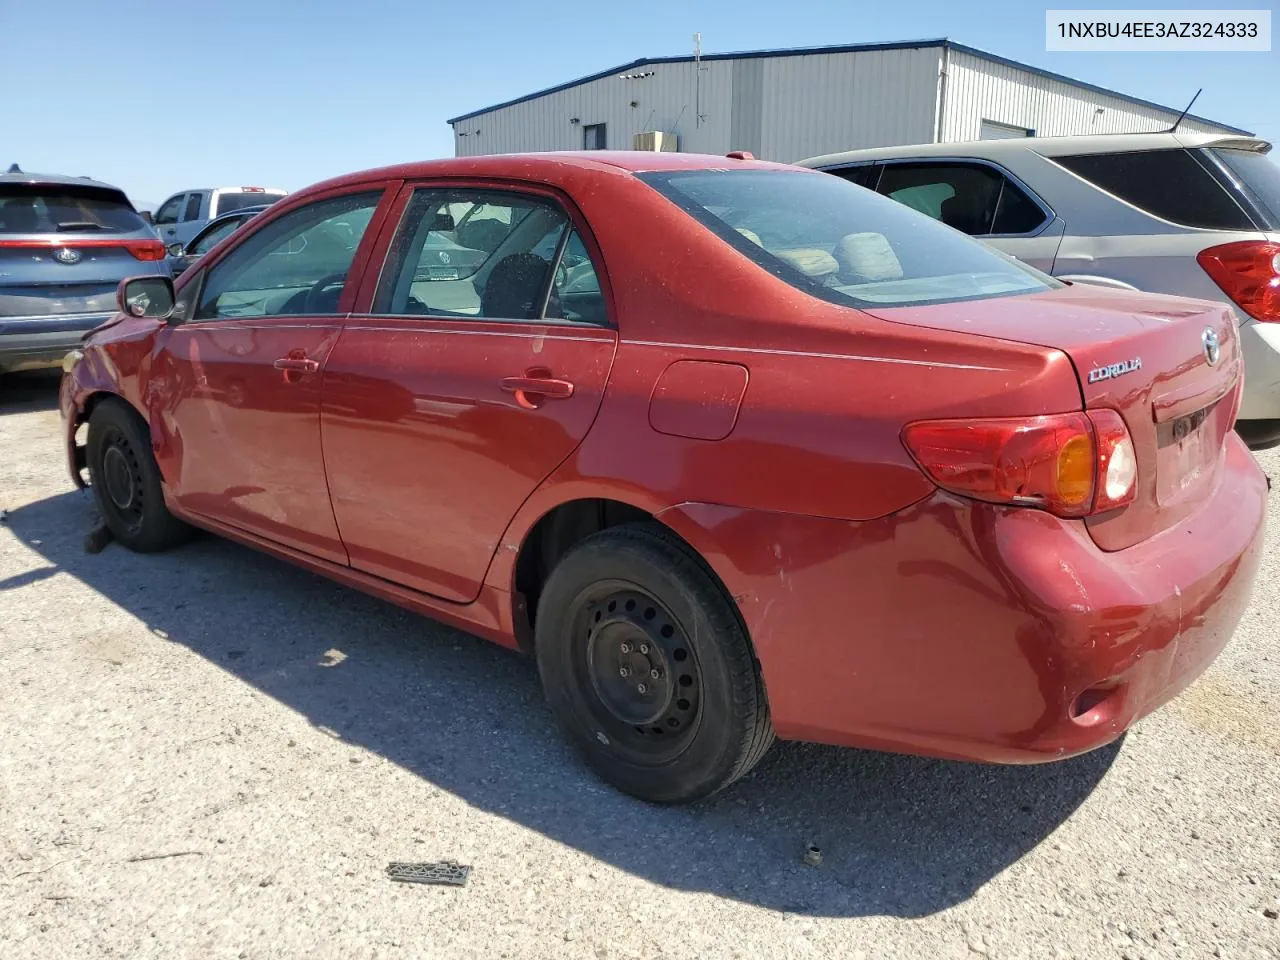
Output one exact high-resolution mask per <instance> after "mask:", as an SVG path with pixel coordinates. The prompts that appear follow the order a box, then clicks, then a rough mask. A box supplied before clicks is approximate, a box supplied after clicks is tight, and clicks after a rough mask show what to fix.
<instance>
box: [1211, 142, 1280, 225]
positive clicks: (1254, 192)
mask: <svg viewBox="0 0 1280 960" xmlns="http://www.w3.org/2000/svg"><path fill="white" fill-rule="evenodd" d="M1209 153H1211V154H1213V156H1214V157H1216V158H1217V159H1218V160H1220V161H1221V162H1222V164H1223V166H1225V167H1226V168H1227V169H1228V170H1229V171H1230V172H1231V179H1233V180H1235V181H1236V183H1237V184H1239V186H1240V188H1241V189H1242V190H1243V191H1244V193H1245V194H1246V195H1247V196H1248V197H1249V199H1250V200H1252V201H1253V203H1254V206H1256V207H1257V208H1258V212H1259V213H1261V214H1262V215H1263V216H1264V217H1265V218H1266V221H1267V222H1266V223H1265V224H1261V226H1263V227H1264V228H1265V229H1267V230H1280V167H1277V166H1276V165H1275V163H1274V162H1272V160H1271V159H1270V158H1269V157H1268V156H1267V155H1266V154H1265V153H1255V152H1254V151H1252V150H1210V151H1209Z"/></svg>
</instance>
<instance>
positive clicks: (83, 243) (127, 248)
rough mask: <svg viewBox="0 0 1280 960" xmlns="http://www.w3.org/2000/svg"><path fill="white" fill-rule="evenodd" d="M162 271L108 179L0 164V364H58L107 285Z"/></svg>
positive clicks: (103, 304) (109, 298)
mask: <svg viewBox="0 0 1280 960" xmlns="http://www.w3.org/2000/svg"><path fill="white" fill-rule="evenodd" d="M148 273H154V274H164V275H168V273H169V267H168V265H167V264H166V263H165V250H164V244H162V243H161V242H160V241H159V240H158V239H156V235H155V232H154V231H153V230H152V229H151V228H150V227H149V226H148V225H147V223H146V221H144V220H143V219H142V217H141V216H139V214H138V213H137V211H135V210H134V209H133V205H132V204H130V203H129V200H128V198H127V197H126V196H125V195H124V193H123V192H121V191H120V190H119V189H117V188H116V187H113V186H110V185H108V184H105V183H98V182H97V181H96V180H90V179H88V178H86V177H61V176H54V175H49V174H39V173H24V172H23V171H22V170H19V169H18V168H17V164H14V166H13V167H10V168H9V171H8V172H7V173H0V373H6V372H8V371H11V370H18V369H25V368H29V367H45V366H58V365H59V364H60V363H61V362H62V359H63V357H65V356H66V354H67V353H68V352H69V351H70V350H72V349H74V348H75V347H77V346H78V345H79V343H80V337H81V335H82V334H84V332H85V331H87V330H92V329H93V328H94V327H96V326H98V325H99V324H100V323H102V322H104V321H105V320H107V319H109V318H110V317H111V316H112V314H113V313H114V312H115V309H116V285H117V284H118V283H119V282H120V281H121V280H123V279H124V278H125V277H132V276H137V275H139V274H148Z"/></svg>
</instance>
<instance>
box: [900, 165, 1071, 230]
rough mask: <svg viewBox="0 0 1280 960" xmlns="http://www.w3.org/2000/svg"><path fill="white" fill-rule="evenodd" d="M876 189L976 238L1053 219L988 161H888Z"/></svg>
mask: <svg viewBox="0 0 1280 960" xmlns="http://www.w3.org/2000/svg"><path fill="white" fill-rule="evenodd" d="M876 190H877V192H879V193H883V194H884V195H885V196H887V197H889V198H891V199H893V200H897V201H898V202H899V203H901V204H904V205H905V206H908V207H911V209H913V210H918V211H920V212H921V213H923V214H925V215H926V216H930V217H933V219H935V220H941V221H942V222H943V223H945V224H946V225H947V226H949V227H955V229H957V230H959V231H960V232H961V233H967V234H969V235H970V236H972V237H985V236H990V235H991V234H1009V233H1012V234H1022V233H1032V232H1034V231H1035V230H1037V229H1039V228H1040V227H1041V226H1042V225H1043V224H1044V222H1045V220H1047V219H1048V217H1047V216H1046V215H1045V213H1044V211H1043V210H1041V209H1040V207H1039V206H1037V205H1036V203H1035V202H1034V201H1033V200H1032V199H1031V198H1030V197H1029V196H1027V194H1026V193H1025V192H1024V191H1023V190H1022V189H1021V188H1019V187H1018V186H1017V184H1015V183H1014V182H1013V181H1012V180H1010V179H1009V178H1008V177H1006V176H1004V175H1003V174H1002V173H1000V171H998V170H996V169H994V168H993V167H989V166H986V165H985V164H976V163H893V164H887V165H886V166H885V168H884V172H883V173H882V174H881V175H880V181H879V183H878V185H877V187H876Z"/></svg>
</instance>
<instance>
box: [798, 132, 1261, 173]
mask: <svg viewBox="0 0 1280 960" xmlns="http://www.w3.org/2000/svg"><path fill="white" fill-rule="evenodd" d="M1206 146H1219V147H1236V148H1238V149H1243V150H1253V151H1256V152H1258V153H1266V152H1267V151H1268V150H1270V149H1271V144H1270V143H1268V142H1267V141H1266V140H1261V139H1259V138H1257V137H1242V136H1236V135H1232V134H1221V133H1101V134H1089V135H1084V136H1074V137H1015V138H1011V139H1008V140H969V141H964V142H957V143H921V144H907V145H903V146H896V147H872V148H869V149H865V150H846V151H843V152H841V153H829V154H826V155H824V156H821V157H810V158H809V159H807V160H801V161H800V164H801V165H802V166H806V167H827V166H834V165H837V164H843V163H857V162H858V161H866V160H892V159H897V158H901V157H979V158H986V159H991V160H998V159H1000V158H1001V157H1008V156H1010V155H1013V154H1017V153H1022V152H1026V151H1030V152H1032V153H1038V154H1040V155H1041V156H1045V157H1056V156H1062V155H1065V154H1081V153H1129V152H1133V151H1140V150H1170V149H1176V148H1178V147H1188V148H1193V147H1206Z"/></svg>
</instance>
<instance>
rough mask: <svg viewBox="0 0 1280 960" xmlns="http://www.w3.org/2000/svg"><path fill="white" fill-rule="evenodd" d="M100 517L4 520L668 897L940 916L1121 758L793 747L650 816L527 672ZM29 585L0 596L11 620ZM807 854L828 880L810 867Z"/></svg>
mask: <svg viewBox="0 0 1280 960" xmlns="http://www.w3.org/2000/svg"><path fill="white" fill-rule="evenodd" d="M94 518H95V512H94V508H93V503H92V496H91V495H90V494H89V492H88V491H78V492H71V491H69V492H67V493H65V494H60V495H57V496H54V497H51V498H48V499H45V500H42V501H39V502H36V503H33V504H30V505H28V506H24V507H21V508H19V509H16V510H14V511H13V512H12V513H11V514H10V516H9V520H8V523H9V526H10V527H11V529H12V530H13V532H14V533H15V534H16V535H17V536H18V537H19V538H20V539H21V541H23V542H24V543H26V544H27V545H29V546H30V547H31V548H32V549H33V550H35V551H36V552H38V553H39V554H41V555H42V556H44V557H45V558H46V559H47V561H48V563H49V564H50V565H51V566H52V567H53V568H56V571H58V572H61V573H65V574H68V575H70V576H73V577H76V578H78V579H79V580H81V581H83V582H84V583H86V584H87V585H89V586H90V587H92V588H93V589H95V590H97V591H98V592H99V593H101V594H102V595H103V596H104V597H105V598H106V599H107V600H109V601H110V602H112V603H115V604H118V605H119V606H120V607H122V608H123V609H125V610H127V611H128V612H130V613H131V614H133V615H134V616H136V617H138V618H139V619H140V620H142V621H143V622H145V623H146V624H148V625H149V626H150V628H151V630H152V632H153V634H155V635H156V639H155V642H156V643H158V644H159V643H166V642H168V643H179V644H182V645H184V646H186V647H188V648H189V649H191V650H192V651H194V652H196V653H197V654H199V655H200V656H202V657H205V658H207V659H208V660H209V661H211V662H213V663H215V664H217V665H218V666H219V667H221V668H222V669H224V670H226V671H227V672H229V673H231V674H232V675H234V676H236V677H238V678H240V679H241V680H243V681H244V682H245V683H249V684H252V685H253V686H254V687H256V688H258V689H259V690H261V691H263V692H264V693H266V694H268V695H270V696H272V697H274V698H276V699H277V700H279V701H280V702H282V703H284V704H286V705H288V706H289V707H290V708H292V709H293V710H295V711H298V712H299V713H301V714H302V715H304V716H305V717H307V718H309V720H310V721H311V722H312V723H313V724H315V725H317V726H320V727H324V728H327V730H328V731H332V732H335V733H336V734H338V735H339V736H341V737H342V738H343V739H344V740H345V741H347V742H349V743H351V744H355V745H358V746H360V747H363V748H367V749H368V750H371V751H374V752H376V753H378V754H380V755H382V756H384V757H386V758H387V759H389V760H391V761H393V762H395V763H397V764H399V765H400V766H402V767H404V768H405V769H407V770H409V771H412V772H413V773H414V774H416V775H417V776H420V777H423V778H425V779H426V780H428V781H430V782H431V783H433V784H435V785H437V786H438V787H440V788H442V789H445V790H448V791H450V792H452V793H454V794H456V795H458V796H460V797H462V798H463V799H465V800H466V801H467V802H468V803H470V804H471V805H473V806H475V807H477V808H479V809H482V810H486V811H489V812H492V813H496V814H498V815H501V816H504V817H506V818H508V819H510V820H512V821H515V822H517V823H520V824H522V825H524V826H526V827H528V828H530V829H532V830H536V831H538V832H540V833H542V834H544V835H546V836H548V837H550V838H552V839H554V840H556V841H559V842H560V843H564V844H568V845H569V846H572V847H576V848H578V849H579V850H582V851H584V852H585V853H587V854H590V855H591V856H593V857H596V858H599V859H600V860H602V861H605V862H608V863H610V864H613V865H615V866H617V867H619V868H621V869H623V870H626V871H628V872H630V873H632V874H636V875H639V876H641V877H645V878H647V879H649V880H652V881H654V882H656V883H659V884H663V885H666V886H668V887H672V888H677V889H682V890H691V891H702V892H707V893H711V894H715V895H720V896H725V897H731V898H734V899H737V900H740V901H743V902H747V903H752V904H757V905H760V906H763V907H766V908H770V909H776V910H784V911H788V912H795V913H803V914H812V915H823V916H859V915H870V914H888V915H895V916H904V917H908V916H922V915H927V914H930V913H933V912H936V911H938V910H942V909H945V908H947V907H949V906H952V905H954V904H957V903H959V902H961V901H964V900H965V899H967V898H968V897H969V896H970V895H972V894H973V892H974V891H975V890H977V889H978V888H979V887H981V886H982V885H983V884H984V883H986V882H987V881H988V880H990V879H991V878H993V877H994V876H996V875H997V874H998V873H1000V872H1001V871H1002V870H1004V869H1005V868H1006V867H1008V866H1009V865H1010V864H1012V863H1014V862H1015V861H1017V860H1018V859H1019V858H1020V857H1021V856H1022V855H1023V854H1024V853H1026V852H1027V851H1028V850H1029V849H1031V848H1032V847H1034V846H1035V845H1036V844H1037V843H1039V842H1040V841H1041V840H1043V839H1044V838H1045V837H1046V836H1047V835H1048V834H1049V833H1051V832H1052V831H1053V830H1054V829H1055V828H1056V827H1057V826H1058V825H1059V824H1060V823H1061V822H1062V821H1063V820H1064V819H1065V818H1066V817H1067V816H1068V815H1070V814H1071V812H1072V811H1073V810H1075V809H1076V807H1077V806H1079V804H1080V803H1081V802H1082V801H1083V800H1084V799H1085V798H1086V797H1087V796H1088V795H1089V793H1090V792H1091V791H1092V789H1093V788H1094V787H1095V786H1096V785H1097V783H1098V782H1099V780H1100V779H1101V778H1102V777H1103V775H1104V774H1105V773H1106V771H1107V769H1108V768H1109V767H1110V765H1111V763H1112V762H1113V761H1114V759H1115V757H1116V755H1117V752H1118V750H1119V746H1118V745H1112V746H1111V747H1108V748H1105V749H1103V750H1100V751H1097V752H1095V753H1092V754H1089V755H1087V756H1084V757H1081V758H1078V759H1075V760H1070V761H1066V762H1063V763H1059V764H1053V765H1047V766H1030V767H994V766H983V765H976V764H972V765H971V764H961V763H949V762H943V761H934V760H926V759H920V758H914V757H902V756H890V755H885V754H877V753H869V752H862V751H854V750H842V749H835V748H829V747H820V746H809V745H802V744H779V745H778V746H776V747H775V748H774V750H773V751H772V753H771V754H770V755H769V756H768V757H767V758H766V759H765V761H764V762H763V763H762V764H761V765H760V767H759V768H758V769H757V770H756V771H755V772H754V773H753V774H751V775H750V776H749V777H747V778H746V779H745V780H743V781H742V782H740V783H739V784H737V785H735V786H734V787H732V788H731V789H730V790H728V791H726V792H725V793H724V794H722V795H720V796H718V797H716V798H714V799H712V800H710V801H707V802H704V803H701V804H697V805H693V806H689V807H683V808H669V807H656V806H649V805H646V804H644V803H641V802H638V801H635V800H632V799H630V798H628V797H625V796H623V795H620V794H618V793H616V792H614V791H612V790H611V789H609V788H607V787H605V786H603V785H601V784H600V783H599V781H597V780H596V779H595V778H594V777H593V775H592V774H591V772H590V771H589V770H587V769H586V768H585V767H584V766H583V765H582V764H581V763H580V762H579V760H578V759H577V756H576V754H575V753H574V752H573V751H572V750H571V749H569V748H568V747H567V746H566V745H565V743H564V741H563V740H562V739H561V738H560V737H559V736H558V733H557V731H556V729H555V728H554V726H553V723H552V719H551V716H550V715H549V713H548V711H547V709H546V707H545V706H544V704H543V702H542V698H541V693H540V690H539V687H538V681H537V675H536V671H535V669H534V667H533V663H532V661H531V660H529V659H528V658H525V657H522V656H519V655H517V654H514V653H511V652H509V651H506V650H503V649H501V648H499V647H496V646H494V645H492V644H488V643H486V642H484V641H482V640H479V639H476V638H473V637H469V636H467V635H465V634H462V633H459V632H457V631H454V630H451V629H448V628H445V627H441V626H439V625H436V624H434V623H433V622H431V621H427V620H423V619H421V618H418V617H415V616H414V615H412V614H409V613H407V612H405V611H402V610H400V609H398V608H396V607H394V606H391V605H388V604H384V603H382V602H380V601H378V600H374V599H372V598H370V597H366V596H364V595H362V594H359V593H357V592H355V591H352V590H348V589H346V588H344V587H340V586H338V585H337V584H333V583H331V582H329V581H327V580H324V579H323V578H320V577H317V576H315V575H312V574H310V573H307V572H305V571H303V570H300V569H297V568H294V567H292V566H290V565H288V564H285V563H282V562H280V561H277V560H275V559H272V558H270V557H267V556H265V555H261V554H258V553H255V552H253V551H250V550H248V549H245V548H242V547H240V546H237V545H235V544H232V543H229V542H226V541H222V540H219V539H217V538H214V537H211V536H204V537H201V538H199V539H197V540H196V541H194V542H193V543H191V544H189V545H187V546H184V547H182V548H179V549H178V550H175V551H173V552H171V553H167V554H163V555H152V556H139V555H135V554H131V553H129V552H128V551H126V550H125V549H123V548H122V547H120V546H119V545H118V544H113V545H111V546H109V547H108V548H107V549H106V551H104V552H103V553H101V554H97V555H90V554H87V553H85V552H84V548H83V541H84V537H85V534H86V532H87V531H88V530H89V529H90V527H91V525H92V524H93V522H94ZM44 575H45V573H41V575H40V576H39V577H36V578H34V579H40V578H41V577H43V576H44ZM31 579H32V578H27V577H15V578H12V579H11V581H10V582H7V583H0V606H3V605H6V604H8V603H12V602H14V600H13V598H12V597H10V598H7V599H6V598H5V597H4V592H5V591H6V590H10V589H16V588H18V587H21V586H23V585H24V584H26V583H29V582H31ZM233 720H234V718H228V721H227V722H228V723H231V722H233ZM810 841H812V842H814V843H817V844H818V845H819V846H820V847H821V848H822V850H823V853H824V855H825V861H824V863H823V864H822V866H821V868H819V869H814V868H812V867H808V866H805V865H803V864H802V863H801V862H800V855H801V853H802V851H803V847H804V845H805V844H806V843H807V842H810Z"/></svg>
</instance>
